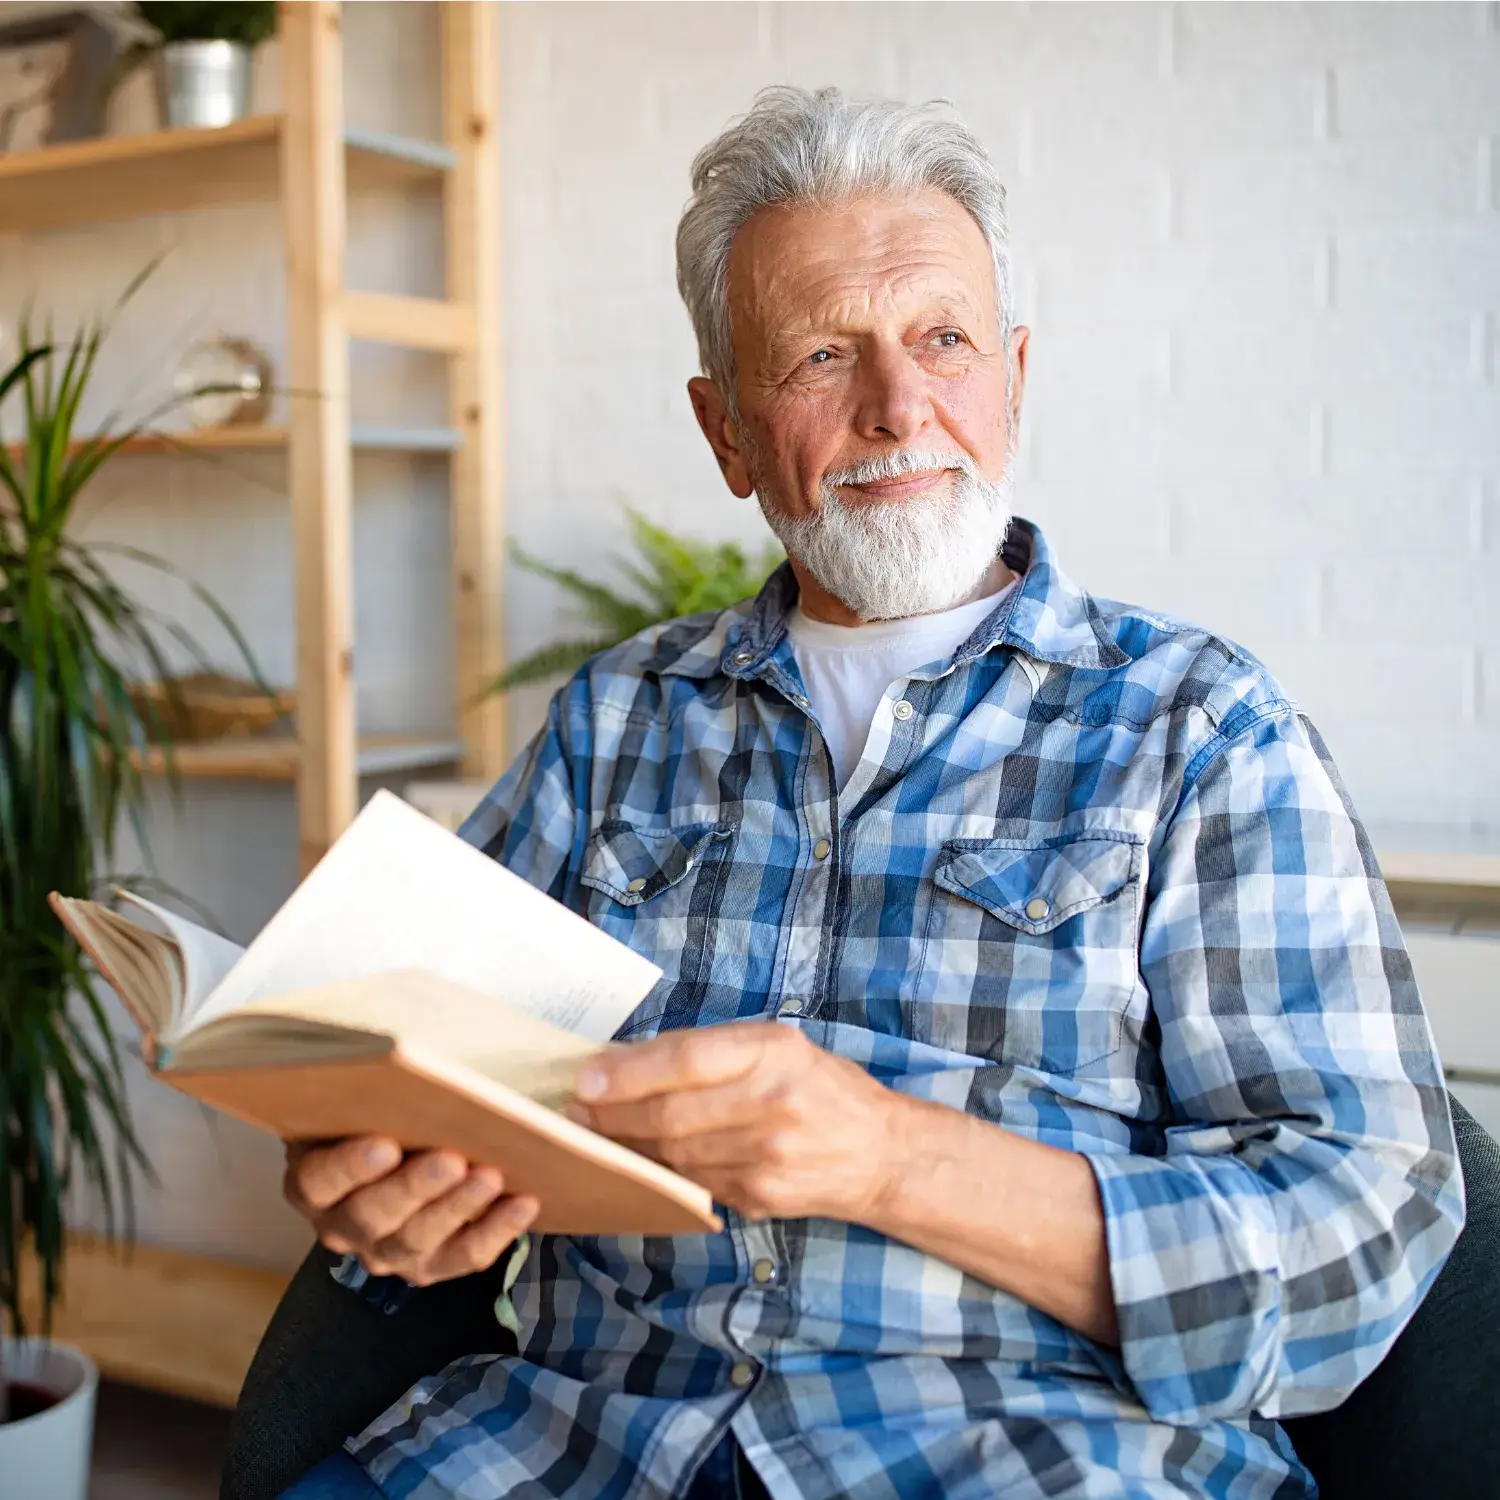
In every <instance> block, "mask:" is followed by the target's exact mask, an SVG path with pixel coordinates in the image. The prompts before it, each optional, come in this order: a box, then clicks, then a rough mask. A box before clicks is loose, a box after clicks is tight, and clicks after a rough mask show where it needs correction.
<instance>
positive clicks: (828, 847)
mask: <svg viewBox="0 0 1500 1500" xmlns="http://www.w3.org/2000/svg"><path fill="white" fill-rule="evenodd" d="M832 853H833V845H832V844H830V843H829V842H828V840H827V839H819V840H818V842H817V843H816V844H814V845H813V858H814V859H817V860H823V859H827V858H828V856H829V855H830V854H832Z"/></svg>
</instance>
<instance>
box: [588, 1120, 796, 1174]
mask: <svg viewBox="0 0 1500 1500" xmlns="http://www.w3.org/2000/svg"><path fill="white" fill-rule="evenodd" d="M612 1139H614V1140H617V1141H619V1143H620V1144H621V1145H622V1146H628V1147H629V1148H630V1149H631V1150H632V1151H639V1152H640V1154H641V1155H642V1156H649V1157H651V1159H652V1160H653V1161H659V1162H661V1163H662V1164H663V1165H664V1166H668V1167H671V1168H672V1170H673V1171H674V1172H683V1173H686V1174H687V1175H688V1176H689V1177H691V1176H693V1174H694V1173H695V1172H699V1171H706V1170H708V1169H714V1170H722V1169H724V1168H726V1167H755V1166H758V1165H761V1164H762V1163H764V1162H765V1160H766V1157H767V1149H766V1144H767V1143H766V1135H765V1132H764V1131H760V1130H756V1129H754V1128H748V1129H747V1128H746V1127H744V1126H740V1127H738V1128H736V1129H731V1130H714V1131H709V1132H706V1133H705V1134H703V1135H694V1136H684V1137H679V1138H678V1139H676V1140H670V1141H664V1140H659V1139H647V1138H641V1137H635V1138H632V1137H630V1136H623V1135H621V1136H613V1137H612Z"/></svg>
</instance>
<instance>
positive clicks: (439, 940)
mask: <svg viewBox="0 0 1500 1500" xmlns="http://www.w3.org/2000/svg"><path fill="white" fill-rule="evenodd" d="M395 970H422V971H425V972H426V973H429V974H434V975H436V976H437V977H438V978H439V979H446V980H448V981H450V982H451V983H454V984H461V985H466V986H468V987H469V988H470V989H472V990H477V991H478V992H479V993H480V994H481V995H487V996H490V997H491V998H494V999H497V1000H503V1001H505V1002H506V1004H508V1005H511V1006H514V1007H515V1008H516V1009H517V1010H521V1011H525V1012H526V1013H527V1014H528V1015H531V1016H536V1017H538V1018H539V1019H541V1020H544V1021H548V1022H550V1023H551V1024H552V1025H554V1026H560V1027H562V1028H563V1029H564V1030H565V1031H571V1032H573V1033H574V1034H576V1035H578V1036H581V1037H584V1038H586V1039H588V1040H590V1041H595V1042H603V1041H606V1040H608V1038H609V1037H611V1036H612V1035H613V1034H614V1033H615V1031H616V1030H618V1028H619V1027H620V1025H621V1023H622V1022H623V1021H624V1020H625V1018H626V1017H627V1016H628V1015H629V1014H630V1013H631V1011H633V1010H634V1009H635V1008H636V1006H637V1005H639V1004H640V1002H641V1001H642V1000H643V999H644V998H645V997H646V995H647V994H648V993H649V992H650V990H651V988H652V986H653V985H654V984H655V983H656V981H657V980H658V979H660V978H661V970H660V969H658V968H657V967H656V965H655V964H653V963H651V962H649V961H648V960H647V959H644V958H642V957H641V956H640V955H639V954H637V953H633V952H631V950H630V949H629V948H627V947H625V945H624V944H623V943H619V942H616V941H615V939H614V938H612V937H610V936H609V935H608V934H607V933H604V932H601V931H600V930H599V929H598V928H597V927H594V926H592V925H591V924H590V923H588V922H586V921H585V920H584V919H583V918H582V917H580V916H578V915H577V914H576V913H574V912H571V911H569V910H568V909H567V908H566V907H564V906H562V905H561V904H559V903H558V902H556V901H554V900H552V898H551V897H550V896H546V895H544V894H543V893H542V892H541V891H539V890H536V889H535V888H534V887H533V886H530V885H528V884H527V883H526V882H525V881H524V880H522V879H521V878H520V877H519V876H517V875H513V874H511V872H510V871H509V870H507V869H505V868H504V867H503V866H501V865H499V864H497V863H496V862H495V861H494V860H492V859H491V858H489V856H488V855H486V854H482V853H481V852H480V851H479V850H478V849H475V848H473V847H472V846H471V845H469V844H466V843H464V842H463V840H462V839H459V838H458V837H456V836H455V835H454V834H451V833H449V832H448V831H447V830H446V829H444V828H441V827H439V826H438V824H436V823H434V822H433V821H432V820H431V819H430V818H427V817H424V816H423V815H422V814H421V813H419V812H418V811H417V810H416V809H415V808H414V807H410V806H408V805H407V804H406V803H405V802H402V801H401V799H400V798H399V797H396V796H394V795H393V794H391V793H390V792H386V791H380V792H377V793H376V794H375V796H374V797H372V798H371V799H370V801H369V803H368V804H367V805H366V806H365V808H364V810H363V811H362V812H361V813H360V815H359V816H358V817H357V818H356V819H355V820H354V822H353V823H352V824H351V825H350V826H349V828H348V830H347V831H346V832H345V833H344V835H343V837H342V838H340V839H339V840H338V842H337V843H336V844H334V846H333V848H332V849H330V850H329V851H328V853H327V855H325V856H324V858H323V859H322V861H321V862H320V863H319V864H318V866H317V867H316V868H315V869H314V870H313V872H312V874H311V875H309V876H308V877H307V879H306V880H304V881H303V882H302V884H301V885H300V886H299V887H298V888H297V890H296V891H294V892H293V893H292V895H291V897H290V898H289V899H288V901H287V902H286V904H285V905H284V906H283V907H282V908H281V910H280V911H278V912H277V913H276V915H275V916H274V917H272V918H271V920H270V922H269V923H268V924H267V925H266V927H265V929H264V931H262V932H261V934H260V936H259V937H257V938H256V939H255V941H254V942H253V943H251V945H250V947H249V949H248V950H247V951H246V953H245V956H244V957H243V958H242V959H241V960H240V961H239V963H237V964H236V965H235V966H234V968H233V969H232V970H231V971H230V973H229V974H228V975H227V976H226V978H225V979H224V981H223V982H222V983H221V984H220V985H219V987H218V988H217V989H216V990H215V991H214V992H213V994H212V995H210V996H209V997H208V999H207V1000H206V1001H204V1002H203V1003H202V1004H201V1005H200V1006H199V1007H198V1009H197V1011H196V1013H195V1015H194V1020H193V1024H194V1025H199V1024H203V1023H205V1022H207V1021H208V1020H210V1019H212V1018H213V1017H216V1016H222V1015H225V1014H227V1013H228V1012H229V1011H232V1010H237V1009H239V1008H240V1007H241V1006H244V1005H248V1004H250V1003H252V1002H253V1001H256V1000H265V999H273V998H275V997H276V996H278V995H286V994H290V993H291V992H292V991H295V990H305V989H314V988H317V987H318V986H320V985H325V984H333V983H336V982H337V981H338V980H341V979H358V978H363V977H367V976H369V975H374V974H383V973H389V972H391V971H395Z"/></svg>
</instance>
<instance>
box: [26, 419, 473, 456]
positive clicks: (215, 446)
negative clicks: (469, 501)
mask: <svg viewBox="0 0 1500 1500" xmlns="http://www.w3.org/2000/svg"><path fill="white" fill-rule="evenodd" d="M71 446H72V451H74V452H76V451H77V450H78V449H79V448H80V447H81V446H82V443H81V442H75V443H73V444H72V445H71ZM286 446H287V432H286V428H285V427H205V428H201V429H186V430H183V431H180V432H166V431H163V432H143V433H141V434H140V436H138V437H134V438H132V439H131V440H130V441H129V442H128V443H126V444H125V445H124V446H123V447H122V448H121V449H120V454H121V455H125V454H132V453H182V454H192V453H263V452H280V451H283V450H284V449H285V448H286ZM349 446H350V447H351V448H353V449H354V451H355V452H356V453H456V452H457V451H458V450H459V448H460V447H462V446H463V434H462V433H461V432H459V431H458V429H457V428H456V427H399V426H395V425H392V424H386V423H377V422H365V423H355V424H354V425H353V426H352V427H350V429H349ZM7 451H8V452H9V453H10V454H11V456H12V457H15V456H16V455H18V454H19V453H20V451H21V450H20V448H19V447H18V445H16V444H15V443H12V444H10V445H9V447H8V449H7Z"/></svg>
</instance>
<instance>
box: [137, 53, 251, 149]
mask: <svg viewBox="0 0 1500 1500" xmlns="http://www.w3.org/2000/svg"><path fill="white" fill-rule="evenodd" d="M252 56H253V52H252V50H251V48H249V47H247V46H246V45H245V44H244V43H243V42H221V41H215V42H168V43H167V44H166V45H165V46H164V47H163V48H162V49H161V56H160V59H159V61H158V67H157V75H156V77H157V88H158V91H159V93H160V96H161V115H162V121H163V123H164V124H165V125H167V126H168V127H169V128H174V129H175V128H188V127H194V126H198V127H202V126H214V125H229V124H232V123H233V122H234V121H235V120H242V119H244V117H245V116H246V115H248V114H249V113H250V60H251V57H252Z"/></svg>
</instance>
